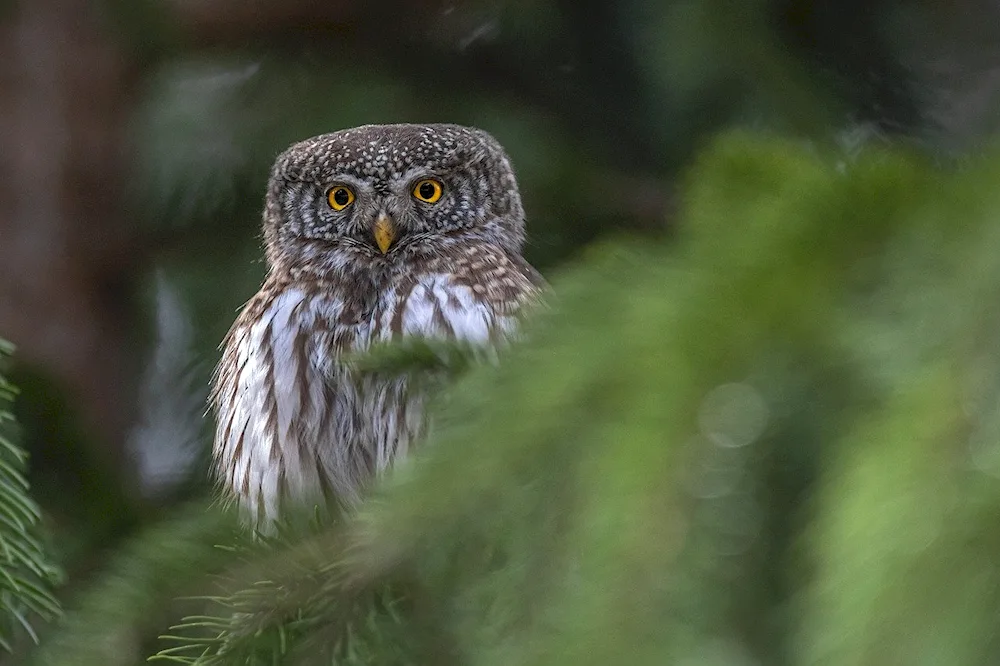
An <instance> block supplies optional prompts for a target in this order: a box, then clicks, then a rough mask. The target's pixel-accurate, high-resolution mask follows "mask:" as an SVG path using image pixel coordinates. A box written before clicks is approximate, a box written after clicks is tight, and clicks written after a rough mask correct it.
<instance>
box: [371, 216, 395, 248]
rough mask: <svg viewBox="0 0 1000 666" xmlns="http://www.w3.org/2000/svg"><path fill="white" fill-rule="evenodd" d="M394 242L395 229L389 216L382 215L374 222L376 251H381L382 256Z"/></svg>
mask: <svg viewBox="0 0 1000 666" xmlns="http://www.w3.org/2000/svg"><path fill="white" fill-rule="evenodd" d="M394 240H396V227H395V226H393V224H392V220H390V219H389V216H388V215H386V214H385V213H382V214H381V215H379V216H378V219H377V220H375V242H376V243H377V244H378V249H380V250H382V254H385V253H386V252H388V251H389V246H390V245H392V241H394Z"/></svg>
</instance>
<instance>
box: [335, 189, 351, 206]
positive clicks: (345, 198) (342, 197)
mask: <svg viewBox="0 0 1000 666" xmlns="http://www.w3.org/2000/svg"><path fill="white" fill-rule="evenodd" d="M333 201H334V203H336V204H337V205H338V206H346V205H347V204H348V203H349V202H350V201H351V195H350V194H348V193H347V190H345V189H344V188H343V187H338V188H337V189H335V190H334V191H333Z"/></svg>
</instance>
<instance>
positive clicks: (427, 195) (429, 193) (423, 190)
mask: <svg viewBox="0 0 1000 666" xmlns="http://www.w3.org/2000/svg"><path fill="white" fill-rule="evenodd" d="M441 191H442V188H441V183H440V182H438V181H436V180H432V179H430V178H428V179H427V180H422V181H420V182H419V183H417V184H416V186H415V187H414V188H413V196H415V197H416V198H418V199H420V200H421V201H426V202H427V203H434V202H436V201H437V200H438V199H440V198H441Z"/></svg>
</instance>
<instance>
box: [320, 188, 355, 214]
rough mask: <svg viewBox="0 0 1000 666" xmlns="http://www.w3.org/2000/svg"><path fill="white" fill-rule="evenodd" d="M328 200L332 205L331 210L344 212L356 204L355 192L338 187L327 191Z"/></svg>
mask: <svg viewBox="0 0 1000 666" xmlns="http://www.w3.org/2000/svg"><path fill="white" fill-rule="evenodd" d="M326 200H327V201H328V202H329V203H330V208H332V209H334V210H344V209H345V208H347V207H348V206H350V205H351V204H352V203H354V192H352V191H351V188H349V187H344V186H343V185H336V186H334V187H331V188H330V189H329V191H327V193H326Z"/></svg>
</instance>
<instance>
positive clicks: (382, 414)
mask: <svg viewBox="0 0 1000 666" xmlns="http://www.w3.org/2000/svg"><path fill="white" fill-rule="evenodd" d="M514 323H515V322H514V319H513V313H511V312H501V311H497V310H496V308H495V307H493V306H492V305H491V304H490V303H489V302H488V301H487V300H486V299H484V298H482V295H481V294H478V293H477V291H476V289H475V285H472V284H461V283H458V282H456V281H455V279H454V276H452V275H449V274H447V273H428V274H425V275H423V276H420V277H418V278H412V277H409V278H406V279H400V280H394V281H391V282H387V283H386V284H384V285H382V286H381V287H380V288H377V289H363V290H359V289H358V288H357V285H352V284H350V283H346V284H344V285H340V286H336V287H334V286H322V285H315V284H297V283H295V282H289V283H285V284H274V285H271V286H270V287H269V286H268V285H265V288H264V289H262V291H261V292H260V293H259V294H258V295H257V296H256V297H255V298H254V299H253V300H252V301H251V302H250V303H248V304H247V306H246V308H245V309H244V311H243V313H242V314H241V316H240V318H239V319H238V320H237V322H236V324H235V325H234V327H233V329H232V331H231V332H230V335H229V337H228V338H227V341H226V343H225V351H224V355H223V360H222V362H221V363H220V365H219V368H218V370H217V373H216V381H215V392H214V402H215V406H216V411H217V417H218V419H217V431H216V445H215V454H216V456H215V457H216V461H217V466H218V468H219V469H218V472H219V475H220V477H221V479H222V481H223V483H224V484H225V485H226V486H228V487H229V488H230V489H231V491H232V492H233V494H234V495H235V497H236V498H237V500H238V502H239V503H240V504H241V505H242V506H243V507H244V509H245V510H247V511H248V512H249V513H250V514H251V515H252V517H253V518H254V519H255V520H257V521H259V522H260V521H266V520H268V519H272V518H274V517H276V516H277V515H278V514H279V512H280V510H281V504H282V502H283V501H285V500H286V499H288V498H295V499H305V500H309V499H316V500H320V499H322V497H320V496H322V495H325V496H326V497H327V498H336V499H338V500H339V501H341V502H344V503H348V504H350V503H353V502H355V501H356V500H357V499H358V498H359V494H360V492H361V491H362V489H363V487H364V485H365V483H366V482H367V481H368V480H369V479H370V478H371V477H372V475H373V474H377V473H378V472H379V471H381V470H384V469H386V468H387V467H388V466H389V465H390V463H391V462H392V460H393V459H394V458H396V457H397V456H399V455H403V454H405V453H406V452H407V450H408V449H409V448H410V447H411V445H412V444H413V443H414V441H415V440H417V439H418V438H420V436H421V435H422V434H423V431H424V429H425V418H424V409H423V408H424V401H425V396H424V394H423V392H421V391H419V390H417V389H415V388H414V387H412V386H410V382H409V381H408V380H407V378H406V377H402V376H386V375H382V374H378V375H376V374H371V373H361V372H358V371H356V370H355V369H353V368H352V367H351V365H350V364H349V363H347V362H346V357H347V356H348V355H351V354H356V353H358V352H364V351H365V350H366V349H368V348H369V347H370V346H371V345H372V344H374V343H378V342H386V341H389V340H392V339H395V338H399V337H404V336H425V337H431V338H448V339H460V340H466V341H469V342H473V343H477V344H490V343H491V342H495V341H497V340H498V338H499V337H502V336H503V335H505V333H506V332H508V331H512V330H513V328H514ZM313 496H316V497H313Z"/></svg>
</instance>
